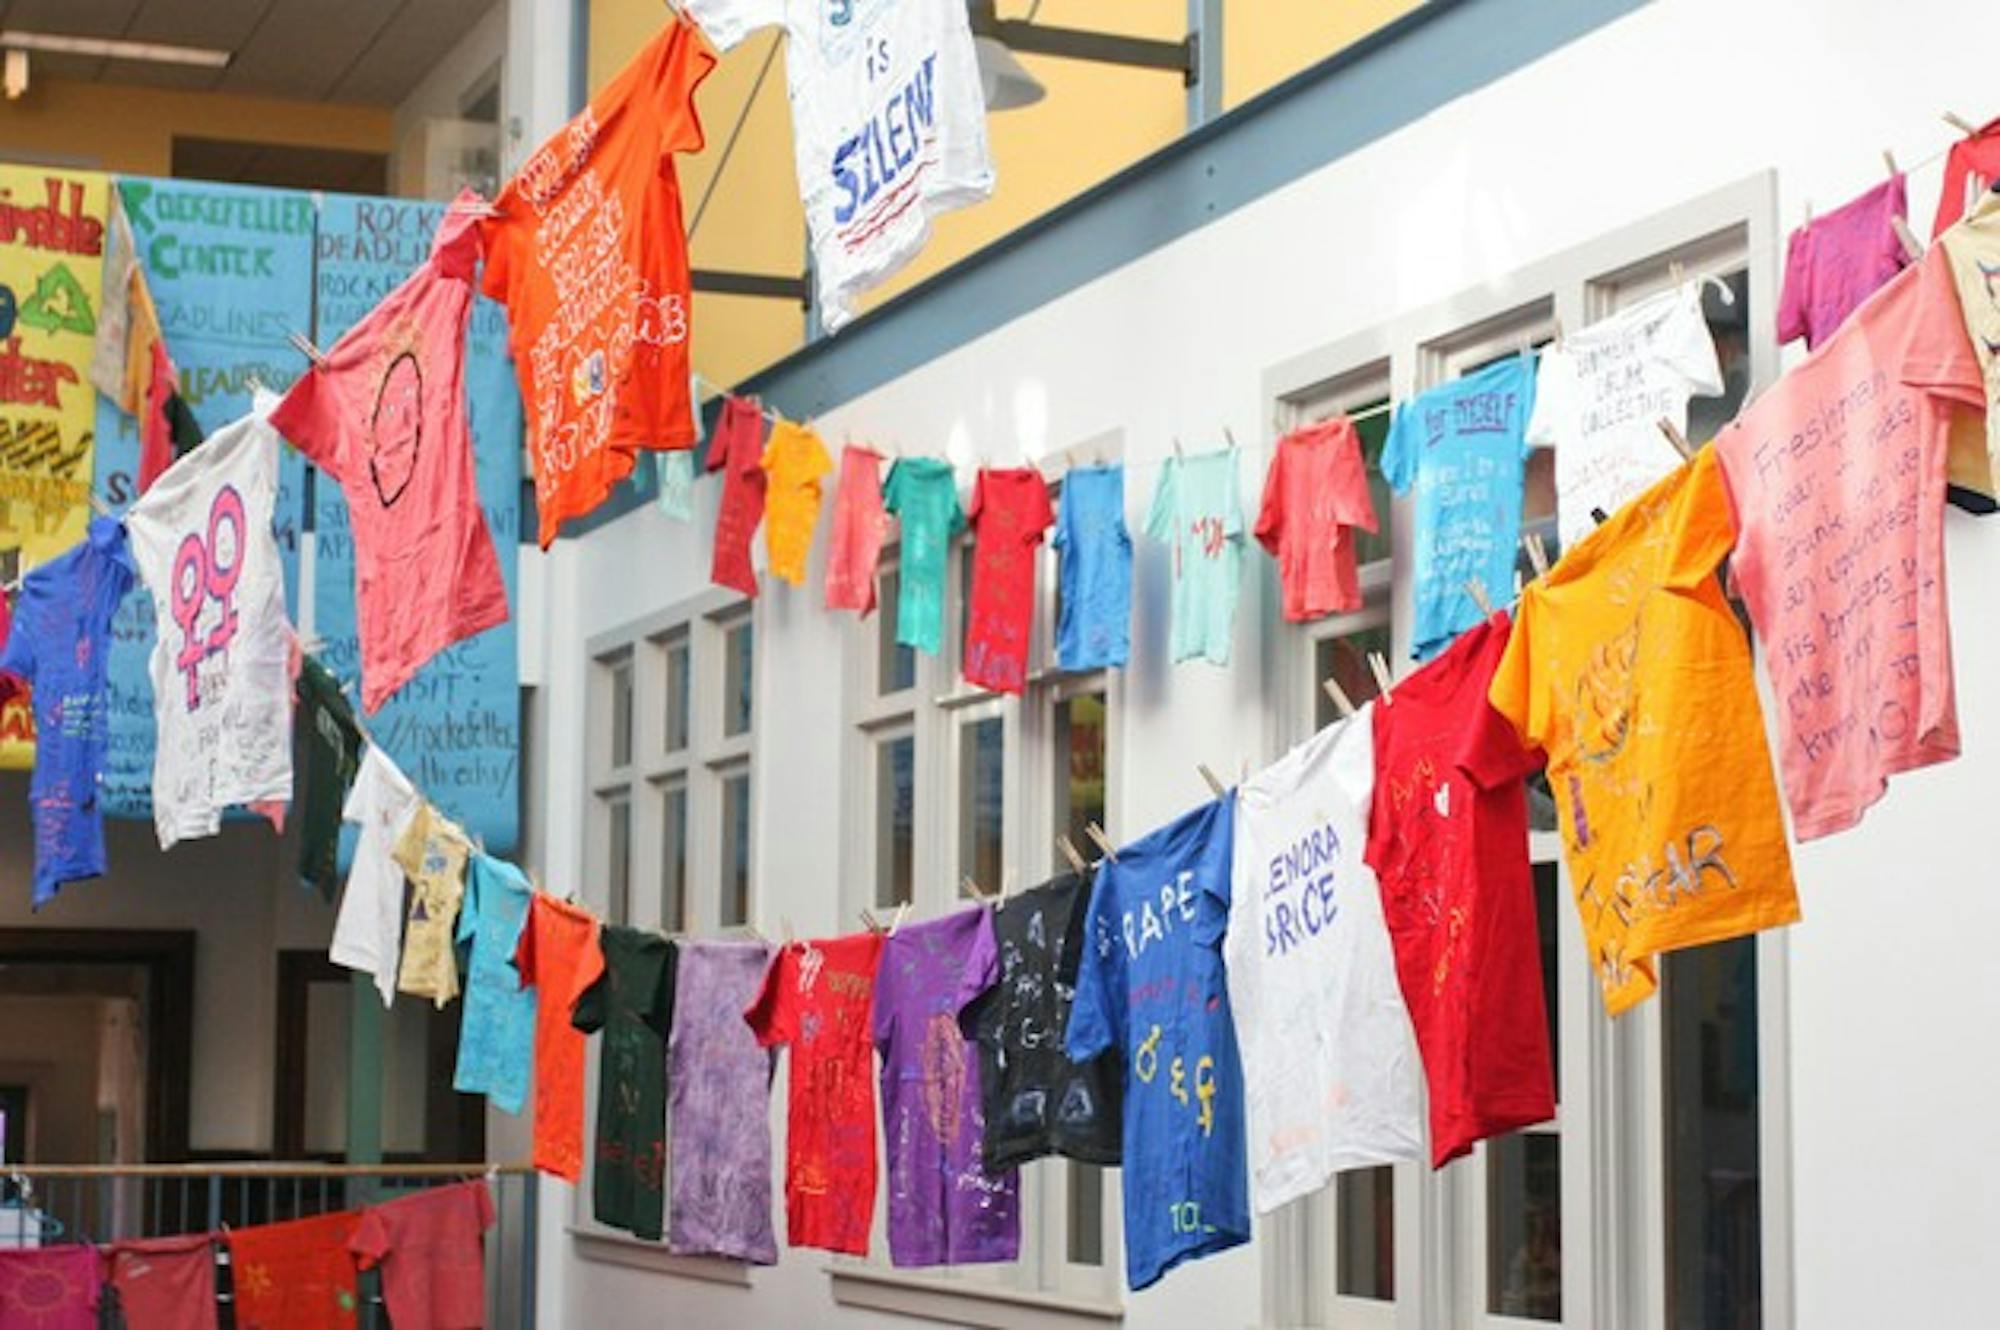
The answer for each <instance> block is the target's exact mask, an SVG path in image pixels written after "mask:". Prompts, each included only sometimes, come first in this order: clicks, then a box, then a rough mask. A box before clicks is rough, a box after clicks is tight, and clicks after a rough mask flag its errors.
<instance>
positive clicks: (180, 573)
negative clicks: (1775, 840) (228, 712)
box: [172, 485, 245, 711]
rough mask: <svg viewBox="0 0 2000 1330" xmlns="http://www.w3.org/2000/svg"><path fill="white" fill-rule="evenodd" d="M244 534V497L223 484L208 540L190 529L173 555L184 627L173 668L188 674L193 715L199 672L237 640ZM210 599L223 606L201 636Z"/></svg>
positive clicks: (177, 617) (177, 608) (212, 508)
mask: <svg viewBox="0 0 2000 1330" xmlns="http://www.w3.org/2000/svg"><path fill="white" fill-rule="evenodd" d="M225 531H226V532H227V539H226V540H225V539H224V532H225ZM244 535H245V518H244V515H243V496H242V495H241V494H239V493H237V492H236V487H235V486H234V485H224V486H223V487H222V488H221V489H220V490H218V491H216V495H215V499H214V501H213V502H212V503H210V505H209V508H208V536H207V539H206V540H204V539H203V538H202V534H201V533H200V532H194V531H191V532H189V533H188V536H187V538H186V539H185V540H183V541H181V547H180V549H178V550H177V551H175V553H174V574H173V577H174V580H173V591H172V595H173V612H174V622H175V623H177V624H179V625H180V628H181V650H180V655H178V656H177V657H175V659H174V667H175V668H176V669H178V670H180V671H181V672H182V673H183V674H185V675H186V676H187V705H188V710H189V711H195V710H199V709H200V707H201V680H200V676H199V675H198V673H197V671H198V670H199V669H200V667H201V663H202V662H203V661H205V660H207V659H208V658H209V657H210V656H213V655H215V654H216V653H217V652H219V651H222V650H224V649H225V648H227V647H228V646H229V643H230V641H231V640H232V639H234V638H235V636H236V609H235V607H234V606H233V605H231V604H230V603H229V601H230V597H232V596H233V595H235V593H236V583H237V581H238V580H240V579H241V578H242V576H243V550H244ZM211 599H213V600H215V601H217V602H218V603H219V604H220V606H221V609H220V613H218V615H217V616H216V620H215V624H214V626H213V627H211V628H210V629H209V630H208V631H207V632H206V633H198V632H196V631H195V630H196V627H197V626H198V625H199V624H200V622H201V613H202V611H203V610H204V609H206V608H207V607H208V602H209V601H210V600H211Z"/></svg>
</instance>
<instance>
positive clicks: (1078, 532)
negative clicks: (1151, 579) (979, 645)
mask: <svg viewBox="0 0 2000 1330" xmlns="http://www.w3.org/2000/svg"><path fill="white" fill-rule="evenodd" d="M1052 543H1053V544H1054V545H1055V547H1056V551H1057V557H1058V558H1059V560H1060V565H1059V583H1060V589H1061V608H1060V610H1059V611H1058V613H1057V615H1056V668H1057V669H1062V670H1069V671H1072V672H1074V671H1078V670H1101V669H1109V668H1112V667H1115V666H1121V665H1123V664H1124V663H1125V662H1126V660H1127V658H1129V657H1130V656H1131V654H1132V536H1131V533H1130V532H1128V531H1127V530H1126V529H1125V468H1124V467H1123V466H1115V465H1114V466H1089V467H1081V468H1078V469H1076V470H1073V471H1071V472H1070V473H1069V474H1067V475H1065V476H1064V477H1063V483H1062V510H1061V511H1060V512H1058V513H1057V514H1056V531H1055V536H1054V538H1053V541H1052Z"/></svg>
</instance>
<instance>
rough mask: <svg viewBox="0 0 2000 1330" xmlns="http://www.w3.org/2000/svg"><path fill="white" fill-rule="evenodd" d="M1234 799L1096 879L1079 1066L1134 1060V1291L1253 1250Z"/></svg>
mask: <svg viewBox="0 0 2000 1330" xmlns="http://www.w3.org/2000/svg"><path fill="white" fill-rule="evenodd" d="M1233 819H1234V798H1233V796H1232V797H1230V798H1223V799H1217V800H1215V801H1214V802H1213V803H1210V804H1208V805H1206V806H1205V807H1202V808H1198V809H1196V810H1195V811H1194V812H1192V813H1189V814H1187V815H1185V816H1183V817H1181V818H1179V819H1177V820H1175V821H1173V822H1170V823H1168V824H1167V825H1166V826H1164V827H1161V828H1160V829H1159V830H1157V831H1155V832H1153V833H1152V834H1151V835H1149V836H1147V837H1145V838H1144V839H1143V840H1140V841H1137V842H1135V843H1134V844H1132V845H1130V846H1127V847H1126V848H1124V849H1122V850H1120V851H1119V852H1118V858H1117V859H1115V860H1108V861H1106V862H1105V863H1104V864H1103V866H1102V867H1100V868H1099V869H1098V872H1097V888H1096V890H1095V891H1094V892H1093V893H1092V895H1091V899H1090V915H1089V919H1088V921H1087V925H1086V931H1085V933H1084V938H1085V945H1084V953H1083V960H1082V965H1081V967H1080V969H1079V971H1078V973H1077V979H1076V1005H1075V1006H1074V1007H1073V1008H1072V1009H1071V1011H1070V1017H1069V1034H1068V1052H1069V1056H1070V1058H1071V1060H1072V1061H1076V1062H1081V1061H1084V1060H1086V1059H1088V1058H1091V1057H1095V1056H1096V1055H1097V1054H1099V1053H1101V1052H1102V1051H1104V1050H1105V1049H1107V1048H1114V1047H1115V1048H1117V1049H1118V1050H1119V1052H1120V1053H1122V1054H1123V1055H1124V1058H1125V1275H1126V1280H1127V1282H1129V1283H1130V1284H1131V1286H1132V1287H1133V1288H1134V1289H1135V1290H1136V1289H1142V1288H1145V1287H1146V1286H1148V1285H1149V1284H1152V1283H1154V1282H1155V1281H1156V1280H1158V1279H1159V1277H1160V1276H1161V1275H1163V1274H1165V1273H1166V1272H1167V1271H1168V1270H1170V1269H1172V1268H1173V1267H1174V1266H1176V1265H1178V1264H1180V1263H1181V1262H1182V1261H1185V1260H1188V1259H1190V1258H1192V1257H1196V1256H1206V1255H1208V1254H1209V1253H1211V1252H1218V1251H1223V1250H1225V1249H1227V1248H1230V1247H1234V1246H1237V1245H1238V1244H1240V1243H1244V1242H1248V1241H1249V1240H1250V1203H1249V1186H1248V1181H1247V1178H1246V1174H1245V1163H1244V1142H1243V1067H1242V1064H1241V1062H1240V1061H1239V1060H1238V1058H1237V1053H1236V1033H1235V1029H1234V1027H1233V1026H1232V1024H1231V1022H1230V1016H1229V991H1228V988H1227V986H1226V985H1225V983H1224V980H1223V971H1222V951H1221V948H1222V934H1223V926H1224V924H1225V923H1226V922H1227V915H1226V913H1225V907H1224V906H1223V904H1222V901H1224V900H1226V899H1227V898H1228V894H1229V886H1228V883H1229V869H1230V863H1229V852H1230V834H1231V824H1232V821H1233Z"/></svg>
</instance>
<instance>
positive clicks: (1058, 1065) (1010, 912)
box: [965, 873, 1125, 1173]
mask: <svg viewBox="0 0 2000 1330" xmlns="http://www.w3.org/2000/svg"><path fill="white" fill-rule="evenodd" d="M1089 907H1090V880H1089V879H1088V878H1087V877H1085V876H1083V875H1081V874H1076V873H1069V874H1065V875H1063V876H1062V877H1058V878H1055V879H1053V880H1051V881H1049V882H1046V883H1044V884H1042V885H1041V886H1039V887H1035V888H1034V889H1032V890H1030V891H1024V892H1021V893H1020V894H1018V895H1013V896H1008V897H1006V898H1005V899H1003V900H1001V901H1000V902H999V903H998V904H997V905H995V906H994V907H993V940H994V944H995V946H996V947H997V948H998V951H999V956H1000V965H999V971H998V974H997V975H996V976H995V978H994V981H993V983H992V984H991V985H990V986H989V987H988V988H987V989H986V990H985V991H984V992H983V993H981V994H979V995H978V996H977V997H975V998H973V999H972V1001H971V1002H970V1003H969V1004H968V1005H967V1006H966V1009H965V1025H966V1027H967V1028H968V1029H970V1030H971V1031H972V1033H973V1037H974V1038H975V1039H977V1040H978V1042H979V1054H980V1058H979V1083H980V1091H981V1093H982V1094H983V1095H984V1097H985V1109H986V1136H985V1139H984V1140H983V1141H982V1142H981V1145H982V1149H983V1155H982V1157H983V1159H984V1160H985V1163H986V1171H987V1172H988V1173H998V1172H1000V1171H1001V1170H1002V1169H1009V1168H1014V1167H1017V1166H1018V1165H1021V1164H1025V1163H1027V1162H1028V1161H1029V1160H1031V1159H1039V1158H1041V1157H1042V1156H1044V1155H1067V1156H1068V1157H1069V1158H1071V1159H1079V1160H1082V1161H1083V1162H1084V1163H1087V1164H1104V1165H1115V1164H1117V1163H1119V1162H1120V1159H1121V1152H1120V1146H1119V1138H1120V1128H1121V1125H1122V1124H1121V1118H1122V1114H1123V1100H1124V1086H1125V1069H1124V1066H1123V1065H1122V1064H1121V1063H1120V1061H1119V1058H1118V1055H1117V1054H1116V1053H1102V1054H1099V1055H1098V1056H1097V1057H1094V1058H1089V1059H1087V1060H1085V1061H1082V1062H1072V1061H1070V1059H1069V1054H1068V1053H1066V1052H1065V1051H1064V1049H1063V1043H1064V1039H1065V1036H1066V1035H1067V1034H1068V1031H1069V1014H1070V1008H1071V1006H1072V1005H1073V1004H1074V1003H1075V1001H1076V974H1077V967H1078V966H1079V965H1080V964H1081V963H1082V960H1083V947H1084V914H1085V911H1086V910H1088V909H1089Z"/></svg>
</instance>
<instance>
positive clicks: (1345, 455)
mask: <svg viewBox="0 0 2000 1330" xmlns="http://www.w3.org/2000/svg"><path fill="white" fill-rule="evenodd" d="M1357 526H1358V527H1360V528H1362V529H1363V530H1365V531H1373V530H1375V502H1374V500H1373V499H1371V498H1369V496H1368V470H1367V467H1366V466H1365V465H1364V464H1363V463H1362V460H1361V439H1360V436H1358V435H1357V434H1356V433H1355V432H1354V422H1353V421H1351V420H1349V419H1348V418H1347V417H1346V416H1337V417H1335V418H1334V419H1332V420H1323V421H1320V422H1319V423H1318V424H1316V425H1307V426H1305V427H1304V428H1303V429H1296V430H1293V431H1292V432H1291V433H1290V434H1287V435H1286V436H1285V437H1284V438H1282V439H1280V440H1278V451H1277V452H1276V453H1275V454H1273V455H1272V457H1271V469H1270V471H1269V472H1267V473H1266V474H1265V476H1264V502H1263V506H1262V508H1261V509H1260V510H1259V511H1258V513H1257V528H1256V532H1257V540H1258V542H1259V543H1260V544H1262V545H1263V546H1264V548H1265V549H1267V550H1269V551H1270V552H1271V557H1272V558H1274V559H1276V560H1277V561H1278V582H1279V585H1280V586H1282V587H1283V589H1284V594H1285V617H1286V618H1287V619H1290V620H1291V621H1293V622H1294V623H1299V622H1303V621H1305V620H1307V619H1318V618H1322V617H1324V616H1326V615H1329V614H1348V613H1352V612H1353V611H1355V610H1358V609H1360V608H1361V583H1360V581H1359V580H1358V579H1357V578H1356V576H1355V571H1354V532H1353V530H1352V528H1354V527H1357Z"/></svg>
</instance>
